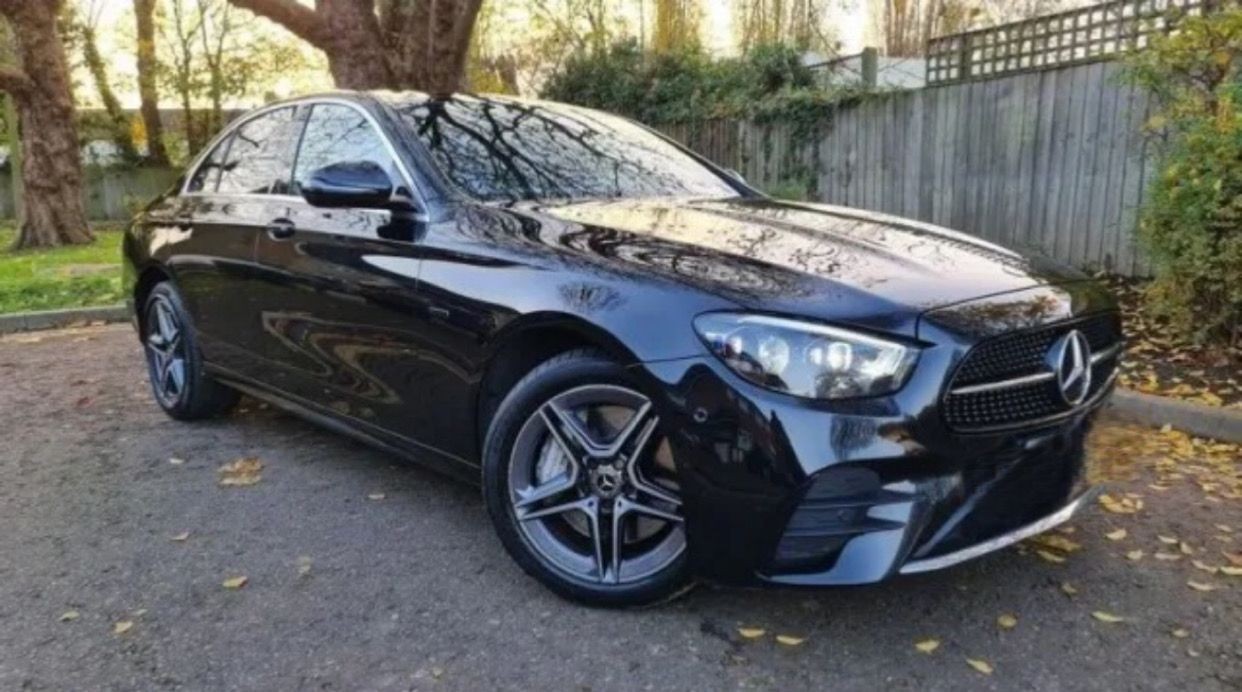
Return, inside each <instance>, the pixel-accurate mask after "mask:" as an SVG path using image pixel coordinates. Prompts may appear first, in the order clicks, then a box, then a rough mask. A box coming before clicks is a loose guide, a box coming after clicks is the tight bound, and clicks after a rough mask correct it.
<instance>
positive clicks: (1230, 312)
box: [1128, 2, 1242, 345]
mask: <svg viewBox="0 0 1242 692" xmlns="http://www.w3.org/2000/svg"><path fill="white" fill-rule="evenodd" d="M1240 66H1242V8H1239V6H1238V4H1237V3H1234V2H1231V3H1228V6H1227V7H1226V8H1224V9H1222V10H1221V11H1220V12H1217V13H1212V14H1209V15H1207V16H1206V17H1194V18H1184V19H1183V20H1182V23H1181V24H1180V28H1179V31H1178V32H1177V33H1175V34H1172V35H1170V36H1166V37H1162V38H1159V39H1157V40H1155V41H1153V44H1152V46H1151V48H1150V49H1149V50H1145V51H1142V52H1139V53H1136V54H1135V55H1134V56H1133V57H1132V58H1131V59H1130V62H1129V67H1128V71H1129V75H1130V77H1131V79H1132V80H1133V81H1135V82H1136V83H1138V84H1140V85H1143V86H1146V87H1147V88H1149V89H1150V90H1151V91H1152V93H1153V94H1154V95H1155V97H1156V100H1157V104H1158V108H1157V113H1156V115H1155V116H1154V117H1153V118H1152V120H1151V121H1150V122H1149V128H1150V129H1151V130H1152V131H1153V132H1154V133H1155V134H1158V135H1159V139H1158V141H1159V142H1160V143H1161V144H1160V146H1161V147H1162V155H1163V156H1162V160H1161V163H1160V167H1159V169H1158V171H1157V173H1158V174H1157V175H1156V176H1155V178H1154V180H1153V181H1152V183H1151V185H1150V187H1149V188H1148V198H1147V203H1146V205H1145V207H1144V209H1143V212H1142V218H1141V221H1140V225H1139V240H1140V242H1141V244H1142V246H1143V247H1144V248H1145V249H1146V251H1147V253H1148V255H1149V256H1150V257H1151V259H1152V261H1153V263H1154V266H1155V271H1156V278H1155V281H1153V282H1152V285H1151V288H1150V290H1149V291H1148V296H1147V297H1148V302H1149V304H1150V306H1151V308H1152V309H1153V310H1154V311H1155V312H1156V313H1158V314H1161V315H1164V316H1165V317H1167V318H1168V319H1170V320H1171V321H1172V322H1173V323H1174V325H1176V326H1178V327H1180V328H1181V329H1183V330H1184V331H1185V332H1186V333H1187V334H1189V335H1192V336H1193V337H1194V338H1195V339H1196V340H1197V341H1199V342H1200V343H1205V344H1215V345H1238V344H1242V110H1240V106H1242V84H1239V77H1240V75H1239V67H1240Z"/></svg>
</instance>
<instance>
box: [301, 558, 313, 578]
mask: <svg viewBox="0 0 1242 692" xmlns="http://www.w3.org/2000/svg"><path fill="white" fill-rule="evenodd" d="M311 564H312V562H311V559H310V557H308V556H306V555H302V556H300V557H298V576H300V577H305V576H306V575H308V574H310V572H311Z"/></svg>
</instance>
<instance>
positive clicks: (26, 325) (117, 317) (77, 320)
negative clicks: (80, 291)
mask: <svg viewBox="0 0 1242 692" xmlns="http://www.w3.org/2000/svg"><path fill="white" fill-rule="evenodd" d="M128 319H129V311H128V310H127V309H126V308H125V306H124V305H106V306H103V307H98V308H73V309H70V310H41V311H39V312H18V313H13V314H11V315H0V334H11V333H13V332H28V331H33V330H36V329H58V328H60V327H73V326H81V325H83V324H89V323H91V322H125V321H127V320H128Z"/></svg>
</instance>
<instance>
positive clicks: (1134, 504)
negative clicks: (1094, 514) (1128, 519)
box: [1099, 493, 1143, 514]
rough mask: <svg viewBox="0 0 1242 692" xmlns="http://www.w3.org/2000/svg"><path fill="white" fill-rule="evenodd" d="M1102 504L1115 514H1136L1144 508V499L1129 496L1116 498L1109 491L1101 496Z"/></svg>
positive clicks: (1100, 501)
mask: <svg viewBox="0 0 1242 692" xmlns="http://www.w3.org/2000/svg"><path fill="white" fill-rule="evenodd" d="M1099 503H1100V506H1102V507H1103V508H1104V509H1105V510H1107V511H1109V512H1112V513H1113V514H1135V513H1137V512H1138V511H1139V510H1141V509H1142V508H1143V501H1142V500H1132V499H1130V498H1127V497H1122V498H1116V497H1113V496H1112V495H1108V494H1107V493H1106V494H1104V495H1101V496H1100V497H1099Z"/></svg>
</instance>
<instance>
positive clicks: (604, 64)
mask: <svg viewBox="0 0 1242 692" xmlns="http://www.w3.org/2000/svg"><path fill="white" fill-rule="evenodd" d="M799 57H800V56H799V52H798V51H797V50H796V49H794V48H792V47H789V46H783V45H766V46H757V47H755V48H754V49H752V50H751V51H749V52H748V53H747V54H746V55H745V56H744V57H741V58H731V59H726V60H712V59H711V58H710V57H709V56H708V55H707V54H706V53H704V52H703V51H702V50H699V49H696V48H686V49H683V50H680V51H666V52H661V53H644V52H643V51H642V50H641V49H640V48H639V46H638V44H637V43H636V42H635V41H633V40H627V41H620V42H617V43H614V44H613V45H612V46H610V47H609V48H608V49H607V50H602V51H589V52H584V53H579V54H577V55H574V56H571V57H570V58H569V59H568V60H566V61H565V63H564V65H563V66H562V68H561V69H560V70H558V71H556V72H555V73H553V74H552V75H551V77H550V78H549V79H548V81H547V83H546V85H545V86H544V90H543V96H544V98H548V99H552V100H554V101H565V102H568V103H576V104H579V105H583V106H588V107H591V108H599V109H601V110H606V111H611V112H613V113H620V114H623V115H626V116H629V117H632V118H635V119H637V120H641V121H643V122H647V123H668V122H693V121H699V120H708V119H713V118H726V117H754V118H757V119H793V120H810V119H814V118H818V117H822V115H823V113H824V112H825V109H824V106H825V105H827V104H831V103H836V102H840V101H841V100H842V99H844V98H849V97H851V96H853V95H854V94H856V93H857V91H856V90H852V89H849V88H825V87H822V86H819V85H817V84H816V81H815V76H814V75H813V74H812V72H811V71H810V70H809V69H807V68H806V67H805V66H804V65H802V63H801V61H800V59H799Z"/></svg>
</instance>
